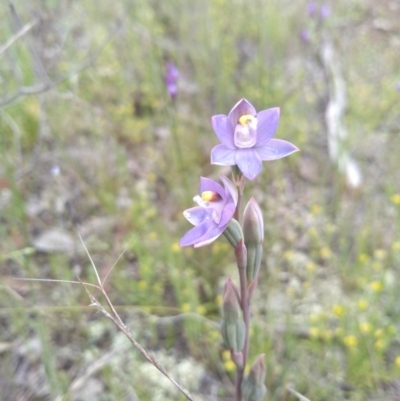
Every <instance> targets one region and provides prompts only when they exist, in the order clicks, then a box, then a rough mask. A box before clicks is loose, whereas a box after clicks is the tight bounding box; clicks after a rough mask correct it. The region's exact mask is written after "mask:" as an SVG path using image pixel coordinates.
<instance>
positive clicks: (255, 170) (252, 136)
mask: <svg viewBox="0 0 400 401" xmlns="http://www.w3.org/2000/svg"><path fill="white" fill-rule="evenodd" d="M211 121H212V126H213V129H214V132H215V134H216V135H217V137H218V139H219V140H220V141H221V144H219V145H217V146H215V147H214V148H213V149H212V151H211V164H219V165H222V166H234V165H237V166H238V167H239V169H240V171H241V172H242V173H243V175H244V176H245V177H247V178H248V179H249V180H254V178H256V177H257V175H258V174H260V172H261V170H262V161H263V160H277V159H281V158H282V157H285V156H288V155H290V154H291V153H293V152H296V151H298V150H299V149H298V148H297V147H296V146H294V145H293V144H291V143H290V142H287V141H283V140H282V139H272V137H273V136H274V134H275V131H276V129H277V128H278V123H279V107H275V108H272V109H267V110H262V111H260V112H258V113H257V112H256V109H255V108H254V107H253V105H252V104H251V103H250V102H248V101H247V100H246V99H242V100H240V101H239V102H238V103H237V104H236V105H235V106H234V107H233V109H232V110H231V111H230V113H229V115H228V116H226V115H223V114H220V115H217V116H213V117H212V120H211Z"/></svg>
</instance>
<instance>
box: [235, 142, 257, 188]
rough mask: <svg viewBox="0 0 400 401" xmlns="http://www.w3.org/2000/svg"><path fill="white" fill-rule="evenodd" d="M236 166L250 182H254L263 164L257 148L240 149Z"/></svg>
mask: <svg viewBox="0 0 400 401" xmlns="http://www.w3.org/2000/svg"><path fill="white" fill-rule="evenodd" d="M236 164H237V165H238V167H239V169H240V171H241V172H242V173H243V175H244V176H245V177H246V178H248V179H249V180H254V178H256V177H257V175H258V174H260V172H261V169H262V162H261V159H260V156H259V155H258V153H257V151H256V150H255V148H250V149H240V151H238V152H237V154H236Z"/></svg>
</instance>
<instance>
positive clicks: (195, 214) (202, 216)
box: [183, 206, 212, 226]
mask: <svg viewBox="0 0 400 401" xmlns="http://www.w3.org/2000/svg"><path fill="white" fill-rule="evenodd" d="M211 214H212V209H210V208H204V207H201V206H195V207H192V208H190V209H186V210H185V211H184V212H183V215H184V217H185V219H186V220H187V221H188V222H189V223H191V224H193V225H194V226H198V225H200V224H202V223H204V222H205V221H206V220H210V219H211Z"/></svg>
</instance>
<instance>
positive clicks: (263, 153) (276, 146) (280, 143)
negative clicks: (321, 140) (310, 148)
mask: <svg viewBox="0 0 400 401" xmlns="http://www.w3.org/2000/svg"><path fill="white" fill-rule="evenodd" d="M255 150H256V151H257V153H258V155H259V156H260V158H261V160H277V159H281V158H282V157H285V156H288V155H290V154H291V153H294V152H297V151H298V150H299V149H298V148H297V147H296V146H294V145H293V144H292V143H290V142H288V141H284V140H282V139H271V140H270V141H268V143H267V144H265V145H264V146H260V147H257V148H255Z"/></svg>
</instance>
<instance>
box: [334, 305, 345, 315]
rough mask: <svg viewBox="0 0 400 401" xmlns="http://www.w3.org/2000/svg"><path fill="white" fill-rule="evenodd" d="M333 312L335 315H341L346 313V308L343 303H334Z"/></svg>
mask: <svg viewBox="0 0 400 401" xmlns="http://www.w3.org/2000/svg"><path fill="white" fill-rule="evenodd" d="M332 312H333V314H334V315H335V316H337V317H341V316H343V315H344V314H345V313H346V310H345V309H344V307H343V306H342V305H333V307H332Z"/></svg>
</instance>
